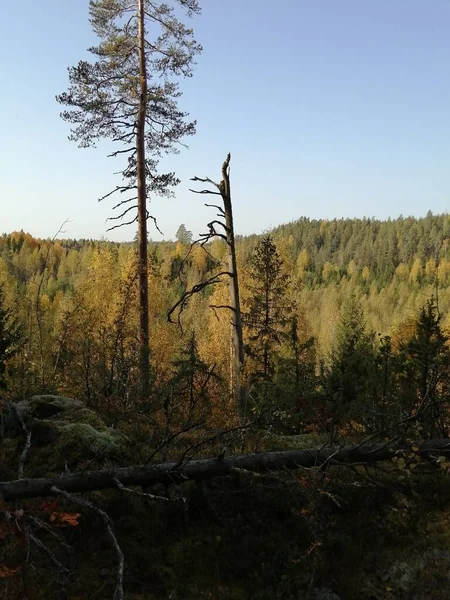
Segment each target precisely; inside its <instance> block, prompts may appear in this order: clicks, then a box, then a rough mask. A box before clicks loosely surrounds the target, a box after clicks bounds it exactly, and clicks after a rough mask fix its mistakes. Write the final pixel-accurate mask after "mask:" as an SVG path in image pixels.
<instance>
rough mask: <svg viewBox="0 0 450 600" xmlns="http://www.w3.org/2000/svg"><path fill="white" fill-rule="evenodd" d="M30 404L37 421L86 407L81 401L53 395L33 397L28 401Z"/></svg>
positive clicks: (32, 414)
mask: <svg viewBox="0 0 450 600" xmlns="http://www.w3.org/2000/svg"><path fill="white" fill-rule="evenodd" d="M28 404H29V406H30V409H31V416H32V417H33V418H36V419H47V418H49V417H52V416H54V415H57V414H59V413H64V412H67V411H73V410H77V409H80V408H83V407H84V403H83V402H82V401H81V400H74V399H73V398H65V397H64V396H53V395H43V396H32V398H30V400H28Z"/></svg>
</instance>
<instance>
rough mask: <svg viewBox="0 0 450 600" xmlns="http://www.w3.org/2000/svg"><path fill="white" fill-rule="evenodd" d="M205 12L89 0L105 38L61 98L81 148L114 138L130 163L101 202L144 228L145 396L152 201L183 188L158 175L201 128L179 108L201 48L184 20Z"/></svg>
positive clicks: (176, 5)
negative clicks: (167, 157)
mask: <svg viewBox="0 0 450 600" xmlns="http://www.w3.org/2000/svg"><path fill="white" fill-rule="evenodd" d="M180 9H183V10H184V11H185V12H186V13H187V16H188V17H191V16H192V15H193V14H195V13H199V12H200V8H199V5H198V2H197V0H172V1H171V2H163V1H161V0H133V1H131V2H130V1H129V0H90V3H89V12H90V21H91V24H92V28H93V30H94V33H95V34H96V35H97V37H98V38H99V39H100V43H99V45H98V46H95V47H92V48H90V49H89V51H90V53H91V54H92V55H93V56H94V57H95V61H94V62H88V61H86V60H82V61H80V62H79V63H78V65H77V66H76V67H71V68H69V81H70V85H69V90H68V91H67V92H65V93H63V94H61V95H60V96H58V97H57V100H58V102H60V103H61V104H63V105H65V106H67V107H68V110H65V111H64V112H63V113H62V114H61V116H62V118H63V119H64V120H66V121H69V123H72V125H73V126H74V127H73V129H72V135H71V138H70V139H72V140H74V141H77V142H79V145H80V146H81V147H89V146H94V145H95V143H96V142H97V141H98V140H102V139H104V138H106V139H110V140H112V141H113V142H115V143H116V144H117V145H118V149H117V150H115V151H113V152H112V154H110V156H112V157H124V158H125V161H126V162H125V166H124V168H123V169H122V170H121V171H120V173H121V175H122V177H123V182H122V184H121V185H117V186H116V188H115V189H114V190H112V191H111V192H109V193H108V194H106V195H105V196H103V198H107V197H109V196H111V195H113V194H119V196H120V200H118V202H117V204H116V205H115V206H114V208H115V209H118V211H119V214H117V215H115V216H114V217H112V219H114V220H119V221H122V219H123V218H126V219H127V221H126V223H124V222H123V221H122V222H121V223H120V224H119V225H116V226H120V225H124V224H131V223H135V222H137V223H138V247H139V300H140V302H139V307H140V377H141V394H142V396H143V397H147V396H148V394H149V386H150V367H149V308H148V266H147V237H148V236H147V219H148V218H149V212H148V208H147V200H148V198H149V196H150V194H151V193H154V194H160V195H166V196H167V195H168V193H169V190H170V188H171V186H173V185H176V184H177V183H178V179H177V178H176V177H175V175H174V173H166V174H160V173H159V172H158V162H159V157H160V156H161V155H162V154H164V153H168V152H175V151H176V150H177V146H178V144H179V143H180V141H181V140H182V138H183V137H184V136H186V135H192V134H193V133H194V132H195V123H194V122H189V121H187V120H186V117H187V114H186V113H184V112H182V111H180V109H179V108H178V98H179V96H180V91H179V87H178V83H177V78H179V77H189V76H190V75H191V74H192V69H193V65H194V59H195V56H196V54H198V53H199V52H200V50H201V47H200V46H199V44H197V42H196V41H195V40H194V38H193V32H192V30H191V29H188V28H187V27H185V26H184V25H183V24H182V23H181V21H180V20H179V19H178V16H177V15H178V13H179V10H180Z"/></svg>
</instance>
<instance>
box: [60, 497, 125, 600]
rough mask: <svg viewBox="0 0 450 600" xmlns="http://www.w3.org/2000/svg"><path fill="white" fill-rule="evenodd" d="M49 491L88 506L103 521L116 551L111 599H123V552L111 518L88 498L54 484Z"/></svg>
mask: <svg viewBox="0 0 450 600" xmlns="http://www.w3.org/2000/svg"><path fill="white" fill-rule="evenodd" d="M51 492H52V493H53V494H55V495H57V496H64V498H67V499H68V500H70V501H71V502H73V503H75V504H80V506H84V507H85V508H89V509H90V510H92V511H93V512H95V513H96V514H97V515H98V516H99V517H100V518H101V520H102V521H103V523H104V525H105V528H106V532H107V534H108V536H109V538H110V540H111V542H112V545H113V546H114V549H115V551H116V554H117V562H118V565H117V582H116V591H115V593H114V599H113V600H124V594H123V571H124V562H125V561H124V556H123V552H122V549H121V547H120V546H119V542H118V541H117V538H116V535H115V533H114V527H113V523H112V521H111V518H110V517H109V515H108V514H106V513H105V511H104V510H102V509H101V508H99V507H98V506H95V504H93V503H92V502H90V501H89V500H86V498H79V497H77V498H74V497H73V496H71V495H70V494H69V493H68V492H67V491H66V490H63V489H60V488H57V487H55V486H53V487H52V488H51Z"/></svg>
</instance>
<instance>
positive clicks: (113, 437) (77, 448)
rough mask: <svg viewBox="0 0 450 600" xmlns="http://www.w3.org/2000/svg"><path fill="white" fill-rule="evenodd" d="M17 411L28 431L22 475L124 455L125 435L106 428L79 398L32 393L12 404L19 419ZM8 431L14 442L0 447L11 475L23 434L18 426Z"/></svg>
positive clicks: (57, 469)
mask: <svg viewBox="0 0 450 600" xmlns="http://www.w3.org/2000/svg"><path fill="white" fill-rule="evenodd" d="M17 413H18V414H19V415H20V417H21V418H22V419H23V421H24V422H25V424H26V427H27V429H28V431H30V432H31V448H30V450H29V452H28V456H27V461H26V464H25V475H26V476H35V477H38V476H44V475H50V474H59V473H61V472H62V471H66V470H67V469H69V470H75V469H77V468H78V467H79V466H82V465H85V464H86V462H88V461H92V464H93V465H94V466H99V465H100V466H101V465H103V464H104V463H105V461H108V462H115V461H116V460H119V459H123V458H124V456H125V455H126V449H127V444H128V441H127V438H126V437H125V436H124V435H122V434H121V433H119V432H118V431H115V430H112V429H110V428H108V427H107V426H106V424H105V423H104V421H103V420H102V418H101V417H100V416H99V415H98V414H97V413H96V412H95V411H94V410H91V409H89V408H87V407H86V406H85V404H84V403H83V402H81V401H80V400H74V399H72V398H65V397H62V396H51V395H45V396H33V397H32V398H31V399H30V400H28V401H22V402H20V403H18V404H16V405H15V409H13V410H12V414H15V415H16V419H19V417H18V416H17ZM12 425H14V424H12ZM19 425H20V421H19ZM9 432H10V436H11V438H12V439H14V440H17V442H16V443H14V444H9V445H8V447H6V446H5V447H4V454H5V463H7V464H8V465H9V467H8V468H7V470H6V472H7V473H6V474H8V475H9V476H11V477H14V475H15V474H16V469H17V466H16V465H17V464H18V455H19V454H20V452H21V449H22V448H23V443H24V442H23V443H21V437H23V435H24V434H23V431H22V428H21V426H20V427H19V428H17V427H13V426H11V427H10V429H9ZM95 463H96V465H95Z"/></svg>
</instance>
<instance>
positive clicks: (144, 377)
mask: <svg viewBox="0 0 450 600" xmlns="http://www.w3.org/2000/svg"><path fill="white" fill-rule="evenodd" d="M144 18H145V14H144V0H138V22H139V111H138V117H137V124H136V125H137V131H136V150H137V153H136V157H137V158H136V160H137V165H136V167H137V194H138V252H139V342H140V352H139V370H140V388H141V390H140V391H141V397H142V399H145V398H148V396H149V393H150V346H149V337H150V336H149V311H148V259H147V185H146V172H145V171H146V167H145V119H146V111H147V67H146V62H145V22H144Z"/></svg>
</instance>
